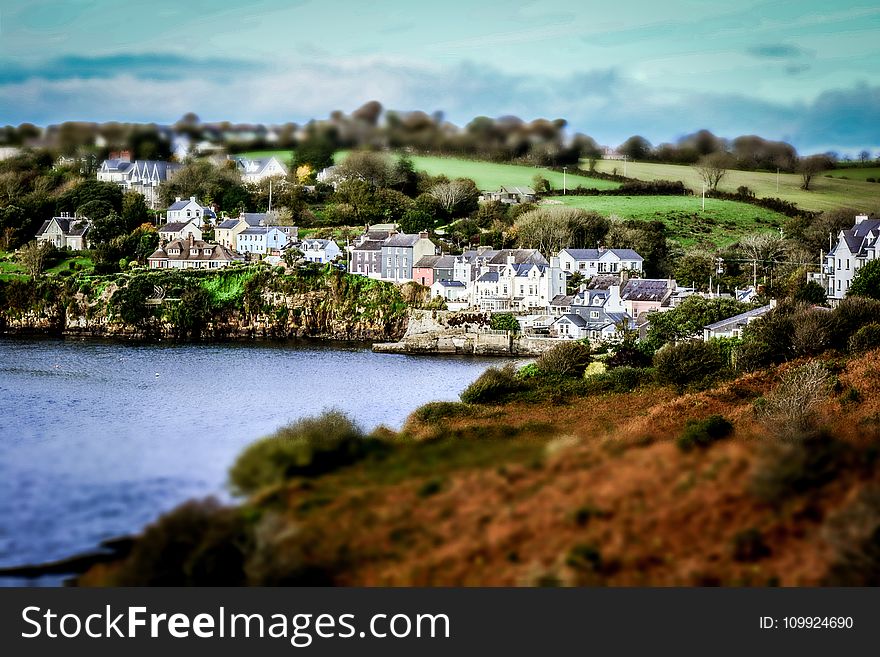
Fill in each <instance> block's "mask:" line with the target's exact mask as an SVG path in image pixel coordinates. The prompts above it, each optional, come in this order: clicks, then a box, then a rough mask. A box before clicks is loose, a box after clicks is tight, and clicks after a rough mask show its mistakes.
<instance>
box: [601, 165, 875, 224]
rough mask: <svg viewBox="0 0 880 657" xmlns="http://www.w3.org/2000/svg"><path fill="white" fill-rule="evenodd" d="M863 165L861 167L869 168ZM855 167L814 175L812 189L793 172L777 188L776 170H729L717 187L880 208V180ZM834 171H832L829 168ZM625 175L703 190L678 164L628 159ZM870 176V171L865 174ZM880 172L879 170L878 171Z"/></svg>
mask: <svg viewBox="0 0 880 657" xmlns="http://www.w3.org/2000/svg"><path fill="white" fill-rule="evenodd" d="M596 169H597V170H598V171H604V172H606V173H611V172H612V171H613V170H614V169H617V173H619V174H623V173H624V163H623V162H621V161H619V160H600V161H599V162H598V163H597V165H596ZM868 170H869V169H860V170H859V171H868ZM851 171H852V170H848V171H846V172H843V171H840V170H836V171H835V172H834V175H837V174H840V173H842V174H843V175H846V176H849V177H850V178H853V179H851V180H841V179H839V178H828V177H826V176H824V175H822V176H818V177H816V178H814V179H813V183H812V185H811V190H810V191H808V192H805V191H804V190H802V189H801V188H800V186H801V182H802V181H801V177H800V175H798V174H794V173H782V174H780V175H779V191H777V190H776V174H775V173H760V172H754V171H733V170H731V171H728V172H727V175H726V176H725V178H724V179H723V180H722V181H721V184H720V185H719V186H718V189H720V190H722V191H727V192H735V191H736V188H737V187H739V186H740V185H746V186H747V187H749V188H751V189H752V191H754V192H755V193H756V194H757V195H758V196H775V197H779V198H781V199H784V200H786V201H790V202H792V203H796V204H797V205H798V206H800V207H802V208H804V209H806V210H828V209H833V208H840V207H846V208H852V209H854V210H862V211H867V212H870V211H877V210H880V184H878V183H869V182H862V181H860V180H855V179H854V178H855V177H856V176H855V174H854V173H853V174H852V175H851ZM829 173H831V172H829ZM626 175H627V176H628V177H630V178H638V179H640V180H681V181H682V182H683V183H684V184H685V185H687V186H688V187H690V188H691V189H694V190H700V189H701V187H702V182H701V181H700V178H699V176H698V175H697V172H696V171H695V170H694V168H693V167H689V166H681V165H677V164H656V163H653V162H627V163H626ZM864 175H865V177H868V175H870V174H867V173H866V174H864ZM878 175H880V174H878Z"/></svg>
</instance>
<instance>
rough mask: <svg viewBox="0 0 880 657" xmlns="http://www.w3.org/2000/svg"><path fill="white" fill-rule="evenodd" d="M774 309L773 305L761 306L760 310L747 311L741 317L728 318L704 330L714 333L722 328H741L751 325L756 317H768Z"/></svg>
mask: <svg viewBox="0 0 880 657" xmlns="http://www.w3.org/2000/svg"><path fill="white" fill-rule="evenodd" d="M772 308H773V306H771V305H766V306H761V307H760V308H754V309H752V310H747V311H746V312H744V313H740V314H739V315H734V316H733V317H728V318H727V319H722V320H721V321H718V322H714V323H712V324H707V325H706V326H704V327H703V328H704V329H708V330H710V331H714V330H717V329H720V328H724V327H725V326H739V325H745V324H748V323H749V320H750V319H754V318H755V317H761V316H762V315H766V314H767V313H768V312H770V310H771V309H772Z"/></svg>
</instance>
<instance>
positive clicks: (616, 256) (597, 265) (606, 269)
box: [559, 247, 645, 278]
mask: <svg viewBox="0 0 880 657" xmlns="http://www.w3.org/2000/svg"><path fill="white" fill-rule="evenodd" d="M644 260H645V259H644V258H642V256H640V255H639V254H638V253H636V252H635V251H633V250H632V249H606V248H603V247H600V248H598V249H562V250H561V251H560V252H559V263H560V265H561V266H562V269H563V271H565V273H566V274H573V273H575V272H577V273H579V274H581V275H582V276H585V277H587V278H591V277H593V276H595V275H596V274H616V273H618V272H621V271H624V270H625V271H629V272H641V271H642V264H643V263H644Z"/></svg>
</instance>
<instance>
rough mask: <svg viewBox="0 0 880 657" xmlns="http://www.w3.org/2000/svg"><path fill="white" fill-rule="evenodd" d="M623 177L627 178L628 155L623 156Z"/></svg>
mask: <svg viewBox="0 0 880 657" xmlns="http://www.w3.org/2000/svg"><path fill="white" fill-rule="evenodd" d="M623 177H624V178H626V155H624V156H623Z"/></svg>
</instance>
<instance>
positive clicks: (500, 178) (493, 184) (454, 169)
mask: <svg viewBox="0 0 880 657" xmlns="http://www.w3.org/2000/svg"><path fill="white" fill-rule="evenodd" d="M346 155H348V151H340V152H339V153H337V154H336V161H337V162H341V161H342V160H344V159H345V157H346ZM411 159H412V161H413V164H414V165H415V168H416V170H417V171H425V172H426V173H428V174H430V175H432V176H439V175H441V174H442V175H444V176H447V177H449V178H470V179H471V180H473V181H474V182H475V183H477V187H479V188H480V189H483V190H495V189H498V188H499V187H501V185H515V186H519V187H523V186H528V187H531V186H532V185H533V183H532V179H533V178H534V177H535V176H536V175H540V176H542V177H543V178H546V179H547V180H549V181H550V184H551V185H553V188H554V189H559V190H561V189H562V174H561V173H558V172H556V171H549V170H547V169H544V168H542V167H529V166H522V165H518V164H496V163H495V162H481V161H479V160H467V159H463V158H457V157H434V156H428V155H413V156H411ZM565 184H566V185H567V187H568V188H569V189H572V188H574V187H577V186H578V185H582V186H584V187H592V188H595V189H617V188H618V187H620V185H619V184H618V183H615V182H611V181H608V180H602V179H601V178H586V177H584V176H574V175H571V174H567V175H566V176H565Z"/></svg>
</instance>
